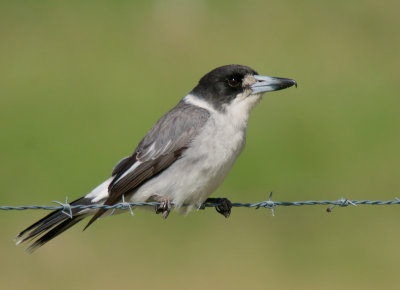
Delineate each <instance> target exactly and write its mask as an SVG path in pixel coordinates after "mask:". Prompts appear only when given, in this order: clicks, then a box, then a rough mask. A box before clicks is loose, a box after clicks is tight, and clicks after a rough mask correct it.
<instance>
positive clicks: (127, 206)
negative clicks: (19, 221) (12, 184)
mask: <svg viewBox="0 0 400 290" xmlns="http://www.w3.org/2000/svg"><path fill="white" fill-rule="evenodd" d="M53 202H54V203H57V204H58V206H54V205H53V206H51V205H50V206H49V205H26V206H0V210H4V211H6V210H38V209H41V210H61V211H62V212H63V213H64V214H65V215H67V216H68V217H70V218H72V209H100V208H102V209H106V210H112V212H111V214H113V213H114V211H115V210H117V209H118V210H129V211H130V212H131V214H132V215H134V213H133V210H132V207H136V206H157V205H160V203H159V202H131V203H129V202H126V201H125V200H124V198H123V199H122V201H121V202H120V203H116V204H114V205H102V204H90V205H70V204H69V203H68V197H67V198H66V200H65V203H62V202H58V201H53ZM398 204H400V199H398V198H395V199H394V200H385V201H382V200H349V199H346V198H341V199H338V200H307V201H273V200H272V193H271V194H270V195H269V198H268V200H265V201H260V202H256V203H240V202H233V203H232V207H245V208H256V209H259V208H267V209H271V210H272V214H273V215H274V214H275V208H276V207H278V206H305V205H309V206H311V205H330V207H329V208H327V211H328V212H330V211H332V209H333V208H334V207H335V206H340V207H347V206H349V205H352V206H357V205H398ZM171 205H172V206H174V204H173V203H172V204H171ZM219 205H220V204H218V203H204V204H203V205H202V206H201V207H200V209H205V208H207V207H217V206H219ZM183 206H185V205H183Z"/></svg>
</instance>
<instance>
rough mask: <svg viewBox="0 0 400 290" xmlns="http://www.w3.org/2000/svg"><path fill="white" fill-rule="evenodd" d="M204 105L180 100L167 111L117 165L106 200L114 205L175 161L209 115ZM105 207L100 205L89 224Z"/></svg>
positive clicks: (107, 203)
mask: <svg viewBox="0 0 400 290" xmlns="http://www.w3.org/2000/svg"><path fill="white" fill-rule="evenodd" d="M209 115H210V114H209V112H208V111H207V110H205V109H203V108H200V107H197V106H193V105H190V104H186V103H184V102H180V103H179V104H178V105H177V106H176V107H174V108H173V109H171V110H170V111H169V112H168V113H166V114H165V115H164V116H163V117H162V118H161V119H160V120H159V121H158V122H157V123H156V124H155V125H154V126H153V128H152V129H151V130H150V131H149V132H148V133H147V135H146V136H145V137H144V138H143V139H142V141H141V142H140V143H139V145H138V147H137V148H136V149H135V151H134V153H133V154H132V155H131V156H129V157H126V158H124V159H122V160H121V161H120V162H118V164H117V165H116V166H115V168H114V170H113V172H112V176H113V180H112V181H111V183H110V185H109V188H108V191H109V196H108V198H107V200H106V201H105V203H104V204H106V205H113V204H115V203H117V202H119V201H121V199H122V195H124V194H127V193H130V192H132V191H134V190H135V189H137V188H138V187H139V186H140V185H142V184H143V183H144V182H146V181H148V180H149V179H151V178H152V177H154V176H155V175H157V174H158V173H160V172H161V171H163V170H164V169H166V168H167V167H168V166H170V165H171V164H172V163H174V162H175V161H176V160H177V159H178V158H179V157H180V156H181V155H182V153H183V152H184V151H185V149H187V147H188V145H189V143H190V142H191V141H192V140H193V138H194V137H195V136H197V134H198V132H199V131H200V130H201V129H202V128H203V126H204V124H205V123H206V121H207V120H208V118H209ZM105 211H106V210H104V209H100V210H98V211H97V213H96V214H95V215H94V216H93V217H92V219H91V220H90V221H89V223H88V225H87V226H86V228H87V227H88V226H89V225H90V224H91V223H93V222H94V221H95V220H96V219H97V218H98V217H100V216H101V215H102V214H103V213H104V212H105Z"/></svg>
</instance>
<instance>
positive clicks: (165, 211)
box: [155, 198, 171, 219]
mask: <svg viewBox="0 0 400 290" xmlns="http://www.w3.org/2000/svg"><path fill="white" fill-rule="evenodd" d="M155 210H156V214H160V213H161V214H162V217H163V219H166V218H167V217H168V215H169V213H170V211H171V202H170V201H169V200H168V199H166V198H163V199H161V200H160V205H156V207H155Z"/></svg>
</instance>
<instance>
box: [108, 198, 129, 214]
mask: <svg viewBox="0 0 400 290" xmlns="http://www.w3.org/2000/svg"><path fill="white" fill-rule="evenodd" d="M116 209H122V210H127V209H129V211H130V212H131V215H132V216H135V214H134V213H133V209H132V205H131V204H130V203H129V202H126V201H125V196H124V195H122V201H121V202H120V203H118V207H114V208H113V209H112V211H111V213H110V214H109V215H113V214H114V212H115V210H116Z"/></svg>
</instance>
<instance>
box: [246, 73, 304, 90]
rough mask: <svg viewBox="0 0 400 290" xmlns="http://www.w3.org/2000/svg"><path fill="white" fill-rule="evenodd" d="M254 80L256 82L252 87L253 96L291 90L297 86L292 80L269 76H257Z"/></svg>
mask: <svg viewBox="0 0 400 290" xmlns="http://www.w3.org/2000/svg"><path fill="white" fill-rule="evenodd" d="M254 78H255V79H256V82H255V83H254V84H252V85H251V86H250V89H251V90H252V93H251V94H252V95H255V94H261V93H265V92H270V91H278V90H283V89H286V88H290V87H291V86H296V88H297V82H296V81H295V80H292V79H285V78H275V77H268V76H259V75H255V76H254Z"/></svg>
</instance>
